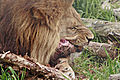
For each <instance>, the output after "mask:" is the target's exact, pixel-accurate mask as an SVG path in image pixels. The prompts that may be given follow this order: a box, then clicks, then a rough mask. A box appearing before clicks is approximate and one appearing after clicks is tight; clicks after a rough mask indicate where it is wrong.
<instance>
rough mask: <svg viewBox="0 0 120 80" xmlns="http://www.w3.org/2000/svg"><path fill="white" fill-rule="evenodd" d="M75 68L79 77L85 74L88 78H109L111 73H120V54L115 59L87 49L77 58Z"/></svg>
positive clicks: (91, 79)
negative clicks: (92, 53)
mask: <svg viewBox="0 0 120 80" xmlns="http://www.w3.org/2000/svg"><path fill="white" fill-rule="evenodd" d="M73 69H74V71H75V72H76V73H77V75H78V76H79V77H81V75H84V76H85V79H88V80H109V79H108V78H109V76H110V74H116V73H120V63H119V56H118V58H115V59H114V60H112V59H110V58H109V57H108V58H100V57H98V56H93V55H91V52H89V51H87V50H85V51H84V52H83V54H82V55H81V56H80V57H79V58H77V59H75V65H74V66H73ZM79 80H82V79H81V78H79Z"/></svg>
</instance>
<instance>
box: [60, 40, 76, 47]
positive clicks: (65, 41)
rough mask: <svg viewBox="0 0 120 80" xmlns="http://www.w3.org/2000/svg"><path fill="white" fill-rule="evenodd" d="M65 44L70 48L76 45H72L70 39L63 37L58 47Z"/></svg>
mask: <svg viewBox="0 0 120 80" xmlns="http://www.w3.org/2000/svg"><path fill="white" fill-rule="evenodd" d="M63 46H66V47H70V48H72V47H74V45H72V44H71V43H70V42H69V41H67V40H65V39H61V40H60V43H59V46H58V48H61V47H63Z"/></svg>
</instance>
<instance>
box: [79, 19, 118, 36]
mask: <svg viewBox="0 0 120 80" xmlns="http://www.w3.org/2000/svg"><path fill="white" fill-rule="evenodd" d="M81 20H82V21H83V22H84V24H85V25H86V27H92V28H93V30H95V32H97V33H98V34H99V35H101V36H108V35H109V34H111V33H113V32H114V33H116V34H119V33H120V22H109V21H103V20H98V19H86V18H81Z"/></svg>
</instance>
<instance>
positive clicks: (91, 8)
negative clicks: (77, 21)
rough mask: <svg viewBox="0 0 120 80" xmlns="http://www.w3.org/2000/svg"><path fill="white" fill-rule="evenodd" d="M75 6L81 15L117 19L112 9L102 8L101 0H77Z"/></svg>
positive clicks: (108, 19)
mask: <svg viewBox="0 0 120 80" xmlns="http://www.w3.org/2000/svg"><path fill="white" fill-rule="evenodd" d="M73 6H74V7H75V9H76V10H77V11H78V13H80V15H81V17H84V18H93V19H94V18H97V19H101V20H107V21H115V17H114V16H113V11H112V10H103V9H101V0H75V2H74V4H73Z"/></svg>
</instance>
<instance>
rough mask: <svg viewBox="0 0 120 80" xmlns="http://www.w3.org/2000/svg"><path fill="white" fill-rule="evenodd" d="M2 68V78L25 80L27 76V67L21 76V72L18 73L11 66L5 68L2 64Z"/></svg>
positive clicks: (3, 79) (4, 79) (1, 79)
mask: <svg viewBox="0 0 120 80" xmlns="http://www.w3.org/2000/svg"><path fill="white" fill-rule="evenodd" d="M0 70H1V75H0V80H24V78H25V69H24V70H23V72H22V74H21V77H20V76H19V73H16V72H15V71H14V70H13V68H12V67H10V66H9V67H8V68H7V69H5V70H4V69H3V67H2V66H1V69H0Z"/></svg>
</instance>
